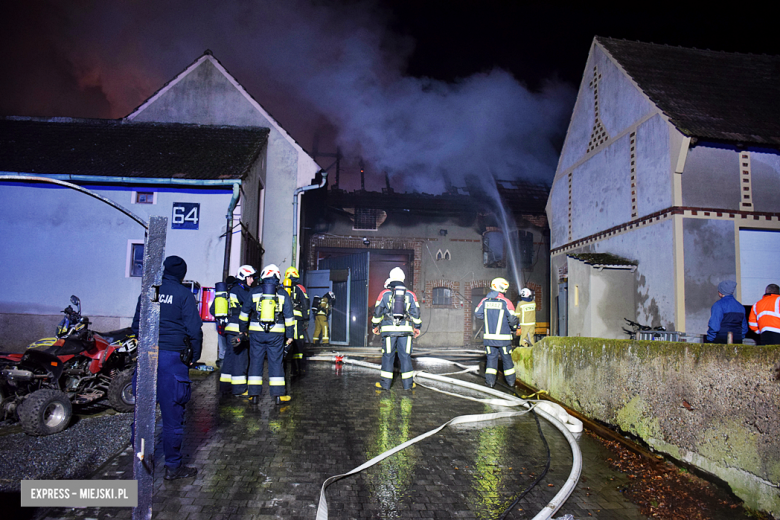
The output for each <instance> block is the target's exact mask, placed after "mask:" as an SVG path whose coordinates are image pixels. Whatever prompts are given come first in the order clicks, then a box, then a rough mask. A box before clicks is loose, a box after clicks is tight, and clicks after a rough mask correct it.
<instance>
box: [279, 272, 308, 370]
mask: <svg viewBox="0 0 780 520" xmlns="http://www.w3.org/2000/svg"><path fill="white" fill-rule="evenodd" d="M299 282H300V274H299V273H298V269H296V268H295V267H288V268H287V270H286V271H285V272H284V288H285V289H286V290H287V294H289V295H290V298H292V305H293V314H294V315H295V332H294V336H293V342H292V344H291V345H290V356H292V359H291V365H292V375H294V376H295V375H299V374H303V362H304V347H305V344H306V336H305V335H304V334H305V331H306V327H307V326H308V323H309V295H308V294H306V288H305V287H304V286H303V285H301V284H300V283H299Z"/></svg>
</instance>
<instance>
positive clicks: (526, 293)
mask: <svg viewBox="0 0 780 520" xmlns="http://www.w3.org/2000/svg"><path fill="white" fill-rule="evenodd" d="M532 294H533V293H532V292H531V289H529V288H528V287H523V289H522V290H521V291H520V297H521V298H530V297H531V295H532Z"/></svg>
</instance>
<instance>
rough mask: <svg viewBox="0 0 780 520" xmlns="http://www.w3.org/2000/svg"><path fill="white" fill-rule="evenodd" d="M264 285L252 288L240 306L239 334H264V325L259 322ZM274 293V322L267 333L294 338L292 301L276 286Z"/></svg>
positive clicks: (281, 288)
mask: <svg viewBox="0 0 780 520" xmlns="http://www.w3.org/2000/svg"><path fill="white" fill-rule="evenodd" d="M264 285H265V284H262V283H261V284H260V285H259V286H257V287H253V288H252V290H251V291H249V297H248V298H247V299H246V301H245V302H244V304H243V305H242V306H241V313H240V314H239V316H238V320H239V329H240V331H241V332H246V331H247V329H249V332H250V333H251V332H265V324H264V323H262V322H261V321H260V312H261V304H262V300H263V290H264ZM275 291H276V302H275V306H276V309H275V310H276V312H275V315H274V320H273V322H272V324H271V326H270V328H269V329H268V332H273V333H276V334H284V335H286V336H287V337H288V338H292V337H294V333H295V315H294V314H293V306H292V300H291V299H290V296H289V295H288V294H287V291H285V290H284V288H283V287H281V286H279V285H277V286H276V288H275Z"/></svg>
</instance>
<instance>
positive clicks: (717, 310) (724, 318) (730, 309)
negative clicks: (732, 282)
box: [707, 294, 748, 342]
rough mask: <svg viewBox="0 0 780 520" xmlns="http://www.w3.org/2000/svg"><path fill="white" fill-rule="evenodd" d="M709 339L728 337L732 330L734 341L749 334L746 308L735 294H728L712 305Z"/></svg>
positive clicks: (708, 331)
mask: <svg viewBox="0 0 780 520" xmlns="http://www.w3.org/2000/svg"><path fill="white" fill-rule="evenodd" d="M707 325H708V328H707V341H713V340H715V337H716V336H718V337H719V339H724V340H725V338H726V335H727V334H728V333H729V332H731V333H732V335H733V337H734V341H735V342H736V341H739V342H741V341H742V338H744V337H745V334H747V331H748V326H747V320H746V319H745V308H744V307H743V306H742V304H741V303H739V302H738V301H737V299H736V298H734V296H732V295H730V294H727V295H726V296H724V297H723V298H721V299H720V300H718V301H716V302H715V303H714V304H713V305H712V311H711V314H710V321H709V323H708V324H707Z"/></svg>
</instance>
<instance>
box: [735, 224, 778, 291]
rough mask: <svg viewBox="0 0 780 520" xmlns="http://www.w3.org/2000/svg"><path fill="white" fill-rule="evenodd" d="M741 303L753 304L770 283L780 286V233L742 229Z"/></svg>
mask: <svg viewBox="0 0 780 520" xmlns="http://www.w3.org/2000/svg"><path fill="white" fill-rule="evenodd" d="M739 258H740V270H741V275H742V304H743V305H753V304H754V303H756V302H757V301H758V300H760V299H761V297H762V296H763V295H764V289H766V286H767V285H769V284H770V283H775V284H778V285H780V231H759V230H753V229H740V230H739Z"/></svg>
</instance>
